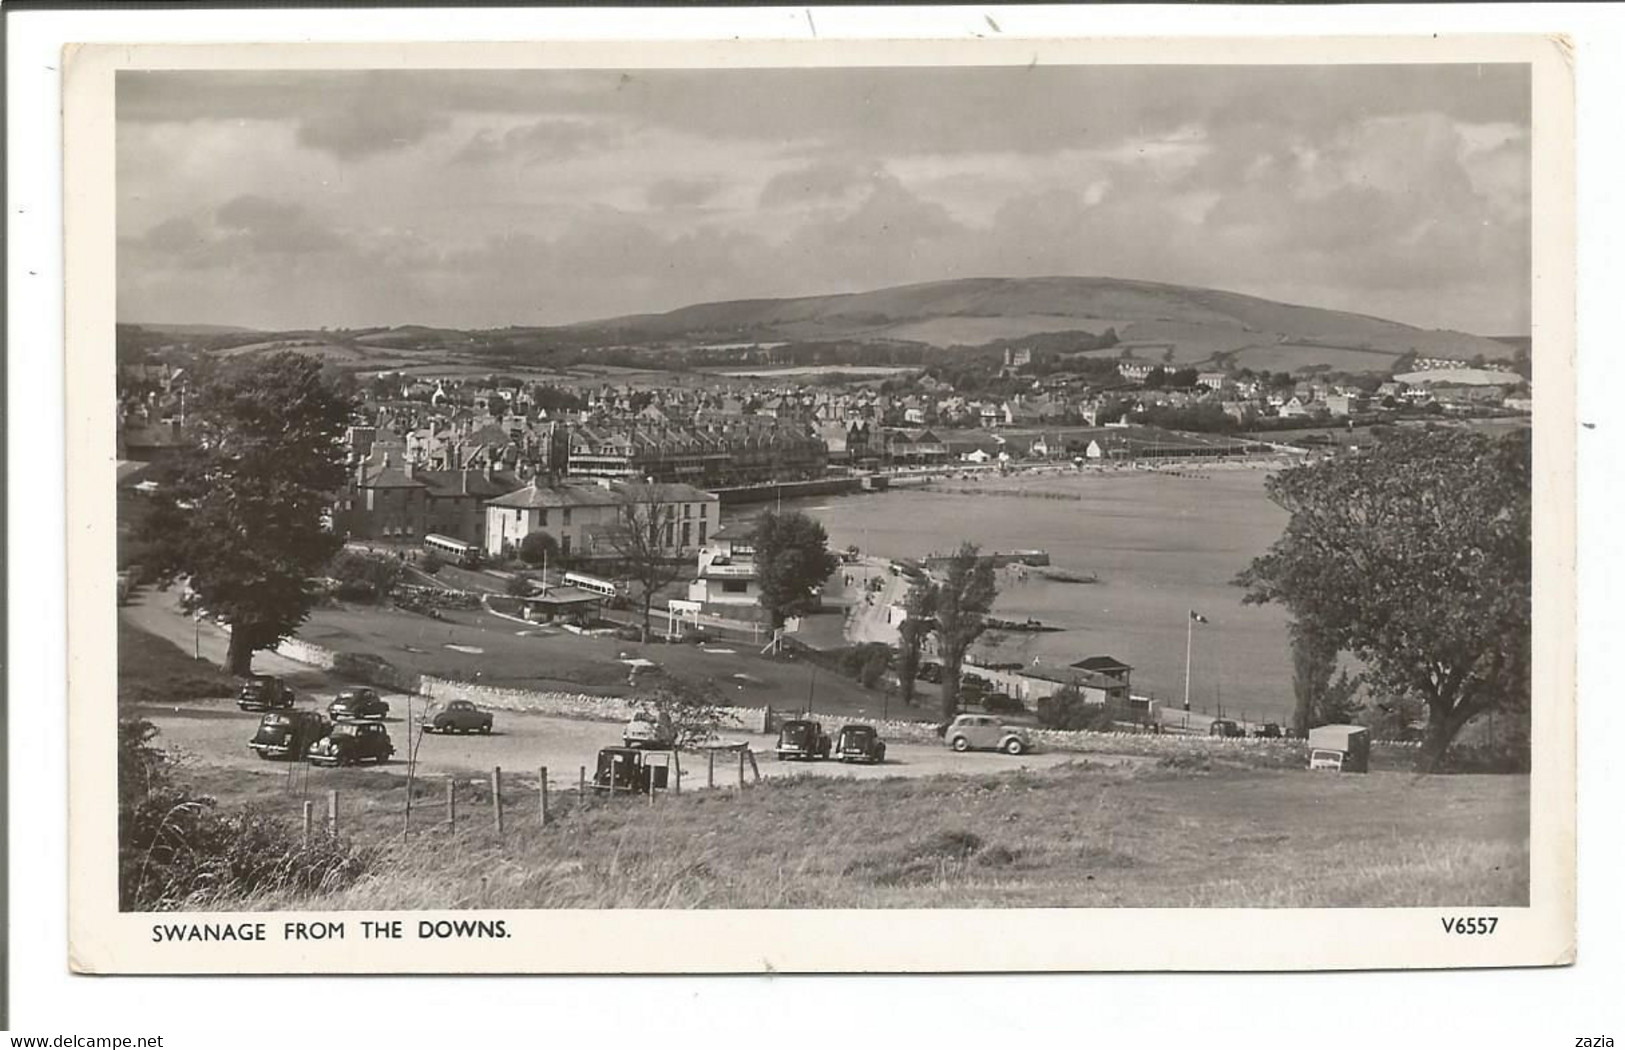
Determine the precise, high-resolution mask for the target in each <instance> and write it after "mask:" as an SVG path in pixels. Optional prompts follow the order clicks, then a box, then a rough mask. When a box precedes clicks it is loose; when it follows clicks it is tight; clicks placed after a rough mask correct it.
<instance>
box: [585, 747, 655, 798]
mask: <svg viewBox="0 0 1625 1050" xmlns="http://www.w3.org/2000/svg"><path fill="white" fill-rule="evenodd" d="M665 757H666V756H662V755H659V754H657V753H656V752H653V751H650V750H648V749H646V748H641V747H606V748H604V749H603V750H601V751H599V752H598V765H597V767H596V769H595V771H594V772H593V775H592V786H593V790H595V791H608V792H612V793H613V792H621V791H624V792H626V793H627V794H629V795H647V794H649V792H650V791H654V790H664V789H665V787H666V785H667V784H668V783H669V781H670V777H671V768H670V767H669V766H667V765H666V764H665V761H664V758H665Z"/></svg>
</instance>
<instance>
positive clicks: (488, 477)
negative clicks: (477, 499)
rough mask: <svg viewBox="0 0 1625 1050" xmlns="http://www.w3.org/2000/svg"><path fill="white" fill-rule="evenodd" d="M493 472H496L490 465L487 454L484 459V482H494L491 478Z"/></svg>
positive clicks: (489, 457) (489, 458)
mask: <svg viewBox="0 0 1625 1050" xmlns="http://www.w3.org/2000/svg"><path fill="white" fill-rule="evenodd" d="M495 470H496V468H495V467H493V466H492V465H491V456H490V454H489V453H487V454H486V457H485V480H486V481H493V480H495V479H494V478H493V477H492V476H491V475H492V474H493V473H494V472H495Z"/></svg>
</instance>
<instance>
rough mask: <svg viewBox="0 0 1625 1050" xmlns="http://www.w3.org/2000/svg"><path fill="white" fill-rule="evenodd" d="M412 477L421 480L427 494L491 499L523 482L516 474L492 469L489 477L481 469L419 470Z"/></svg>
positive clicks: (510, 490)
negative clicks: (427, 491) (426, 489)
mask: <svg viewBox="0 0 1625 1050" xmlns="http://www.w3.org/2000/svg"><path fill="white" fill-rule="evenodd" d="M413 477H414V478H416V479H417V480H419V481H422V482H423V484H424V485H425V486H426V487H427V488H428V490H429V495H431V496H438V497H446V496H465V495H466V496H474V497H478V498H479V499H491V498H492V497H495V496H500V495H502V494H503V493H506V492H512V491H513V490H514V489H515V488H516V487H517V486H519V485H522V484H524V483H523V482H522V481H520V480H519V477H518V476H517V475H515V474H511V473H508V472H507V471H493V472H492V474H491V477H490V478H489V479H488V478H486V476H485V471H483V470H419V471H416V472H414V474H413ZM465 485H466V488H465Z"/></svg>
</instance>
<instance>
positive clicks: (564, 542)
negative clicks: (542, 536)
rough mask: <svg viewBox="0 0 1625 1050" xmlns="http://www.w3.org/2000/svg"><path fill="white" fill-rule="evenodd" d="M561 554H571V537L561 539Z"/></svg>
mask: <svg viewBox="0 0 1625 1050" xmlns="http://www.w3.org/2000/svg"><path fill="white" fill-rule="evenodd" d="M559 553H560V554H569V553H570V537H569V536H564V537H563V538H561V539H560V540H559Z"/></svg>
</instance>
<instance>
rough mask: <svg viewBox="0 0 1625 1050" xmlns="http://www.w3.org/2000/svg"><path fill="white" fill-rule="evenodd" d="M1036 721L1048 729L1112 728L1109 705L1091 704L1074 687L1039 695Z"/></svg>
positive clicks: (1096, 729)
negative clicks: (1049, 694) (1043, 695)
mask: <svg viewBox="0 0 1625 1050" xmlns="http://www.w3.org/2000/svg"><path fill="white" fill-rule="evenodd" d="M1037 711H1038V721H1039V722H1040V723H1041V724H1042V725H1043V726H1044V727H1045V728H1048V729H1085V730H1091V731H1093V732H1098V733H1103V732H1107V731H1108V730H1110V729H1111V728H1112V713H1111V705H1109V704H1091V703H1088V702H1087V701H1085V700H1084V698H1083V696H1082V694H1080V693H1079V692H1078V691H1077V690H1075V689H1062V690H1061V691H1059V692H1057V693H1055V694H1053V695H1051V696H1046V697H1041V698H1040V699H1039V701H1038V705H1037Z"/></svg>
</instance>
